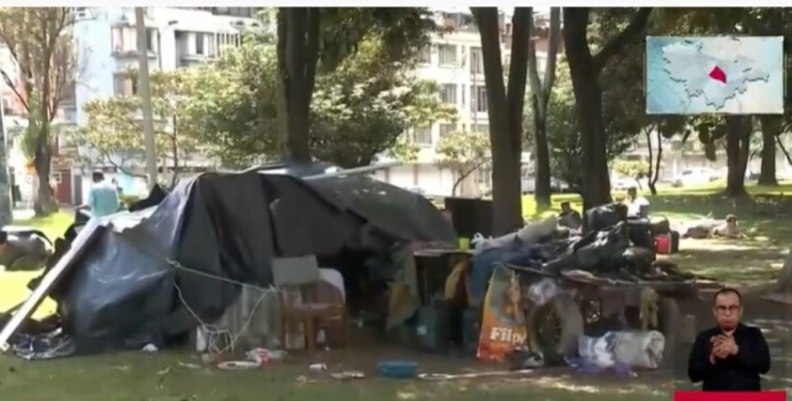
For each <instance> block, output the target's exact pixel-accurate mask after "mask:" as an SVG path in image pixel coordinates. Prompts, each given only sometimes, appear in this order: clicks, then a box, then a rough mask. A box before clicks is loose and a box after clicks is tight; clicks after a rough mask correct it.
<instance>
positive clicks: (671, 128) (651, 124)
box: [643, 116, 689, 195]
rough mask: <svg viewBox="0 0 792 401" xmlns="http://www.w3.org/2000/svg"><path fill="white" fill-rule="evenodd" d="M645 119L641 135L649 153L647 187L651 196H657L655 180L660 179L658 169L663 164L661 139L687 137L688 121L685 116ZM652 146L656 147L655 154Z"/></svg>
mask: <svg viewBox="0 0 792 401" xmlns="http://www.w3.org/2000/svg"><path fill="white" fill-rule="evenodd" d="M645 118H646V125H644V127H643V133H644V136H645V138H646V146H647V148H648V153H649V154H648V156H649V160H648V171H647V178H648V180H649V182H648V185H649V190H650V191H651V192H652V195H657V180H658V179H659V178H660V167H661V166H662V162H663V139H664V138H672V137H674V136H675V135H678V134H682V135H683V137H686V136H687V135H689V130H688V129H687V124H688V119H687V118H686V117H685V116H645ZM652 136H654V140H652ZM653 142H654V143H653ZM653 145H655V146H656V147H657V151H656V152H655V150H654V149H653Z"/></svg>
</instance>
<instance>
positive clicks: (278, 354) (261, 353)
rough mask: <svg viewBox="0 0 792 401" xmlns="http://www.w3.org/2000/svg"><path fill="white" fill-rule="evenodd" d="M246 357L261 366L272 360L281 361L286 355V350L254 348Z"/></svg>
mask: <svg viewBox="0 0 792 401" xmlns="http://www.w3.org/2000/svg"><path fill="white" fill-rule="evenodd" d="M245 357H246V358H247V360H248V361H251V362H255V363H257V364H258V365H259V366H263V365H266V364H268V363H270V362H272V361H280V360H282V359H283V358H284V357H286V352H284V351H279V350H275V351H272V350H268V349H266V348H254V349H252V350H250V351H248V352H247V353H245Z"/></svg>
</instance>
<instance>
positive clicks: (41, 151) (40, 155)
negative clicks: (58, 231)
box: [33, 118, 58, 217]
mask: <svg viewBox="0 0 792 401" xmlns="http://www.w3.org/2000/svg"><path fill="white" fill-rule="evenodd" d="M49 128H50V126H49V121H47V119H46V118H45V119H44V120H43V121H42V122H41V127H40V128H39V129H40V130H41V132H40V133H39V137H38V141H40V140H41V138H49V133H48V132H47V131H49ZM45 132H46V133H45ZM38 141H37V142H38ZM51 163H52V152H51V151H50V147H49V146H48V145H47V144H45V145H41V144H40V143H37V145H36V155H35V157H34V158H33V167H35V169H36V176H37V177H38V184H39V185H38V191H37V193H36V199H35V201H34V202H33V211H34V212H35V213H36V216H39V217H44V216H49V215H51V214H52V213H55V212H56V211H58V203H57V202H56V201H55V196H54V193H53V189H52V187H51V186H50V173H51V171H50V169H51V167H52V164H51Z"/></svg>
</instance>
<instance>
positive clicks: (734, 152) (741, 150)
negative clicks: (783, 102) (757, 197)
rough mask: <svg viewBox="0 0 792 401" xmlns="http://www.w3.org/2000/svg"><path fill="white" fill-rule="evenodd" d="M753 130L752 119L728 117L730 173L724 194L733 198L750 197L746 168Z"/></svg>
mask: <svg viewBox="0 0 792 401" xmlns="http://www.w3.org/2000/svg"><path fill="white" fill-rule="evenodd" d="M751 128H752V125H751V117H746V116H727V117H726V164H727V166H728V170H729V171H728V174H727V178H726V190H725V191H724V194H725V195H726V196H729V197H732V198H739V197H744V196H747V195H748V192H747V191H746V190H745V168H746V166H747V162H748V154H749V152H750V140H751Z"/></svg>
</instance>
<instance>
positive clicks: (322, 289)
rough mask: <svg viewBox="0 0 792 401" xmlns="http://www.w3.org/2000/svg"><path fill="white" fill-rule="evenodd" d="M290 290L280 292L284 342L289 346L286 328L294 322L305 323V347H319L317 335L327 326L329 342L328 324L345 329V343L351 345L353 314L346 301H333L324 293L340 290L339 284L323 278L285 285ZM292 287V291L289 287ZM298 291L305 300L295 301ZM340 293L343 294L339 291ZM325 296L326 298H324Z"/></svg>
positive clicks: (281, 326) (309, 349)
mask: <svg viewBox="0 0 792 401" xmlns="http://www.w3.org/2000/svg"><path fill="white" fill-rule="evenodd" d="M284 289H285V290H287V291H281V292H280V306H281V317H282V321H281V325H280V333H279V334H280V342H281V344H282V346H283V347H284V349H285V348H286V332H287V330H288V327H289V326H290V325H294V324H302V326H303V333H304V336H305V348H306V350H307V351H308V353H314V352H315V351H316V345H317V344H316V337H317V334H318V333H319V329H320V328H325V342H327V337H328V336H327V329H328V328H330V327H328V326H333V325H336V326H338V327H339V328H340V329H341V336H342V338H343V342H344V346H345V347H348V346H349V327H350V318H349V312H348V311H347V308H346V305H345V304H344V302H343V300H340V301H338V300H336V301H335V302H333V301H329V302H328V300H327V299H326V297H322V296H321V293H333V292H335V293H336V294H337V293H338V292H337V290H336V289H335V287H333V286H332V285H330V284H327V283H324V282H319V283H312V284H304V285H301V286H299V287H298V288H293V287H292V288H288V287H286V288H284ZM289 290H291V291H289ZM292 291H298V292H299V293H300V295H301V298H302V300H301V302H300V303H296V302H294V301H295V300H294V298H293V297H291V296H290V294H289V293H290V292H292ZM338 295H340V294H338ZM321 298H325V299H321Z"/></svg>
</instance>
